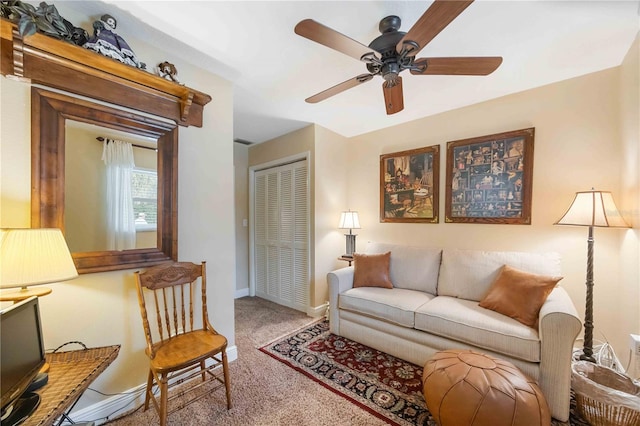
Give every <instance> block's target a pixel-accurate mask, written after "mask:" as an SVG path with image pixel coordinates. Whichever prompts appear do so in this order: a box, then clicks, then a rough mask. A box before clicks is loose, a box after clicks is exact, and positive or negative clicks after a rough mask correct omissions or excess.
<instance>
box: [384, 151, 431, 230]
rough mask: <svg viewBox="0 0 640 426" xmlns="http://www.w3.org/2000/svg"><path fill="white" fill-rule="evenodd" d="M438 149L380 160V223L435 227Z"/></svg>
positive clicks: (399, 153) (405, 152)
mask: <svg viewBox="0 0 640 426" xmlns="http://www.w3.org/2000/svg"><path fill="white" fill-rule="evenodd" d="M439 189H440V145H432V146H428V147H424V148H418V149H411V150H407V151H400V152H394V153H391V154H384V155H381V156H380V222H400V223H438V214H439V204H438V199H439Z"/></svg>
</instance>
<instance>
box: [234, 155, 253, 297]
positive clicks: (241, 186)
mask: <svg viewBox="0 0 640 426" xmlns="http://www.w3.org/2000/svg"><path fill="white" fill-rule="evenodd" d="M248 164H249V147H248V146H247V145H243V144H241V143H237V142H236V143H234V144H233V169H234V187H235V198H236V199H235V221H236V223H235V229H236V297H242V296H246V295H248V294H249V181H248V179H249V166H248ZM244 221H246V223H247V225H246V226H245V225H244Z"/></svg>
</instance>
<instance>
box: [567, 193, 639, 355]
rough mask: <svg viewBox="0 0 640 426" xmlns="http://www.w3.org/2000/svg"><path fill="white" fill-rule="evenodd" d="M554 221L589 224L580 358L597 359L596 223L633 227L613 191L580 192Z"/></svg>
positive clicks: (578, 224)
mask: <svg viewBox="0 0 640 426" xmlns="http://www.w3.org/2000/svg"><path fill="white" fill-rule="evenodd" d="M554 225H575V226H588V227H589V237H588V238H587V281H586V286H587V299H586V306H585V315H584V348H583V350H582V354H581V355H580V359H581V360H583V361H590V362H596V360H595V358H594V357H593V241H594V240H593V227H594V226H597V227H602V228H613V227H615V228H629V225H627V223H626V222H625V221H624V219H623V218H622V216H621V215H620V213H619V212H618V208H617V207H616V204H615V202H614V201H613V197H612V196H611V192H608V191H595V190H593V189H592V190H591V191H583V192H576V196H575V198H574V199H573V202H572V203H571V205H570V206H569V209H568V210H567V212H566V213H565V214H564V215H563V216H562V218H560V220H558V221H557V222H556V223H554Z"/></svg>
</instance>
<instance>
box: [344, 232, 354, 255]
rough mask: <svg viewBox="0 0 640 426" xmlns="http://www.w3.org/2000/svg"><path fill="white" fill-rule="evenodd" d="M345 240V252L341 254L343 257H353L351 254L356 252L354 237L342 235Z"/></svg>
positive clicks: (352, 235)
mask: <svg viewBox="0 0 640 426" xmlns="http://www.w3.org/2000/svg"><path fill="white" fill-rule="evenodd" d="M344 236H345V237H346V240H347V252H346V253H345V254H343V255H342V256H343V257H353V253H354V252H355V251H356V235H355V234H344Z"/></svg>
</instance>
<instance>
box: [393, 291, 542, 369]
mask: <svg viewBox="0 0 640 426" xmlns="http://www.w3.org/2000/svg"><path fill="white" fill-rule="evenodd" d="M394 291H395V290H394ZM415 328H416V329H418V330H422V331H426V332H428V333H432V334H436V335H439V336H442V337H446V338H449V339H452V340H456V341H459V342H462V343H466V344H470V345H474V346H477V347H479V348H485V349H488V350H491V351H493V352H496V353H501V354H504V355H507V356H511V357H514V358H518V359H521V360H524V361H530V362H540V338H539V336H538V333H537V332H536V331H535V330H534V329H532V328H530V327H527V326H526V325H524V324H522V323H520V322H518V321H516V320H514V319H512V318H509V317H507V316H504V315H502V314H499V313H497V312H494V311H491V310H489V309H484V308H481V307H479V306H478V303H477V302H474V301H471V300H464V299H458V298H455V297H448V296H438V297H436V298H434V299H433V300H431V301H430V302H429V303H425V304H424V305H422V306H420V307H419V308H418V309H417V310H416V318H415ZM452 347H454V346H452Z"/></svg>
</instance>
